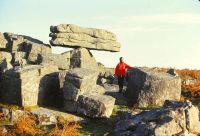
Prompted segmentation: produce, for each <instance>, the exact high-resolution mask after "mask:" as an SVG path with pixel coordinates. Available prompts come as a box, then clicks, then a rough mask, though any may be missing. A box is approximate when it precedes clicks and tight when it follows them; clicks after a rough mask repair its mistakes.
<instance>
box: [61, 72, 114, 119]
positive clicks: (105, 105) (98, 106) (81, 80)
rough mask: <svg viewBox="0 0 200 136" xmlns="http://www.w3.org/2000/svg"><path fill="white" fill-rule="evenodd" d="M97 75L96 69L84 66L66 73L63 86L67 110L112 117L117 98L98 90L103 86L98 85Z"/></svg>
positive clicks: (93, 115) (91, 115)
mask: <svg viewBox="0 0 200 136" xmlns="http://www.w3.org/2000/svg"><path fill="white" fill-rule="evenodd" d="M97 75H98V73H97V72H96V71H94V70H90V69H84V68H75V69H73V70H70V71H69V72H68V73H67V74H66V76H65V82H64V87H63V92H64V109H65V110H66V111H69V112H77V113H79V114H82V115H86V116H89V117H93V118H95V117H103V118H108V117H110V115H111V113H112V110H113V107H114V103H115V99H114V98H112V97H110V96H105V95H102V94H103V93H102V92H103V91H98V90H102V89H103V88H102V87H99V86H97V85H96V81H97ZM94 90H95V91H94ZM98 92H100V93H101V94H99V93H98Z"/></svg>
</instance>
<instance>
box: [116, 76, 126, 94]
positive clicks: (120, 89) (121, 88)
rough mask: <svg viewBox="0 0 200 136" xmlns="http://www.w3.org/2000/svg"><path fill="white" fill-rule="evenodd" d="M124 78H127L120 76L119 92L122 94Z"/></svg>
mask: <svg viewBox="0 0 200 136" xmlns="http://www.w3.org/2000/svg"><path fill="white" fill-rule="evenodd" d="M124 77H125V76H118V85H119V92H122V90H123V85H124Z"/></svg>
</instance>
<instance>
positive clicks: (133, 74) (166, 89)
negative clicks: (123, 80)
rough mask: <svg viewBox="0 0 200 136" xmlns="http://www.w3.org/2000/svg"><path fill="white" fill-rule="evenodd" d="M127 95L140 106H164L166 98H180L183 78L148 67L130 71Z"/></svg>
mask: <svg viewBox="0 0 200 136" xmlns="http://www.w3.org/2000/svg"><path fill="white" fill-rule="evenodd" d="M126 96H127V97H128V98H129V99H130V100H131V101H132V102H133V103H134V104H136V103H137V104H138V106H139V107H152V106H162V105H163V104H164V102H165V100H177V101H178V100H180V96H181V79H180V78H179V77H175V76H172V75H170V74H167V73H159V72H155V71H152V70H149V69H147V68H134V69H132V70H130V71H129V72H128V86H127V91H126Z"/></svg>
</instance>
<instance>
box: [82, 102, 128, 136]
mask: <svg viewBox="0 0 200 136" xmlns="http://www.w3.org/2000/svg"><path fill="white" fill-rule="evenodd" d="M127 109H128V107H126V106H119V105H115V106H114V109H113V112H112V115H111V117H110V118H108V119H88V120H89V121H88V122H87V123H84V124H82V125H81V127H82V128H80V130H79V131H80V133H81V134H82V135H83V136H88V135H92V136H107V135H112V132H113V129H114V125H115V123H116V117H117V116H118V115H119V111H123V110H127Z"/></svg>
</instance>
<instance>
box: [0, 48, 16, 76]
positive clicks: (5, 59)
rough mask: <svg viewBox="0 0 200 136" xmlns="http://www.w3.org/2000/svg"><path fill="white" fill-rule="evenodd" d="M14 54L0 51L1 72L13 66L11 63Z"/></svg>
mask: <svg viewBox="0 0 200 136" xmlns="http://www.w3.org/2000/svg"><path fill="white" fill-rule="evenodd" d="M11 61H12V56H11V54H10V53H9V52H4V51H2V52H0V72H1V73H2V72H5V71H6V70H9V69H11V68H13V66H12V65H11Z"/></svg>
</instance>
